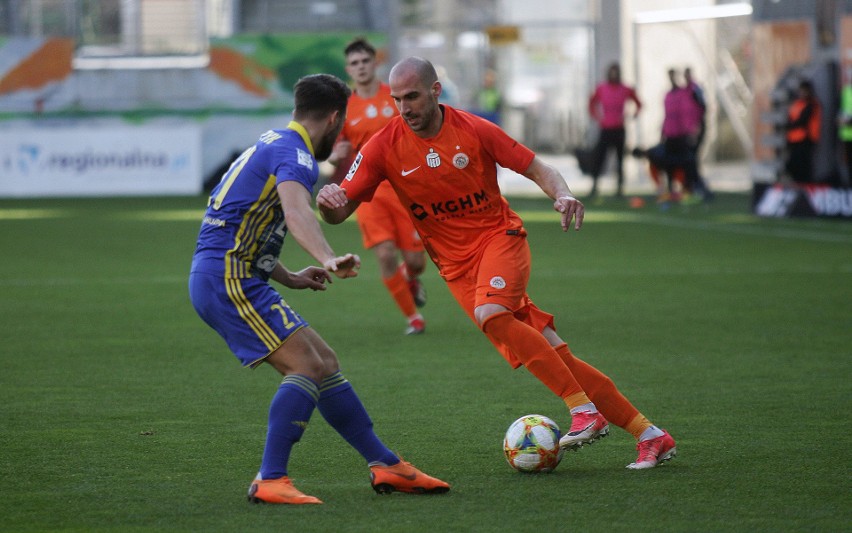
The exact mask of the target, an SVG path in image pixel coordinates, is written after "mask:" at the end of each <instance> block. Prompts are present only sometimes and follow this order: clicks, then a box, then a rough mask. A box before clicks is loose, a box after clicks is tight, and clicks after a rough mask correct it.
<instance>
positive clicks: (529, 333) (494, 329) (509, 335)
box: [482, 311, 590, 409]
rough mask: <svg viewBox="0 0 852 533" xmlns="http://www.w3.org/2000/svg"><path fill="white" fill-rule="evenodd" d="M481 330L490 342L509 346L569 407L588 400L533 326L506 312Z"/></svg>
mask: <svg viewBox="0 0 852 533" xmlns="http://www.w3.org/2000/svg"><path fill="white" fill-rule="evenodd" d="M482 331H483V332H484V333H485V335H486V336H488V337H489V338H490V339H491V340H492V342H494V341H496V342H497V343H500V344H505V345H506V346H508V347H509V348H510V349H511V350H512V352H514V353H515V354H516V355H517V357H518V358H519V359H520V360H521V362H522V363H523V364H524V366H525V367H527V370H529V371H530V373H532V374H533V375H534V376H535V377H537V378H538V379H539V381H541V382H542V383H544V384H545V385H546V386H547V388H548V389H550V390H552V391H553V392H554V394H556V395H557V396H559V397H560V398H562V400H563V401H564V402H565V404H566V405H567V406H568V408H569V409H570V408H573V407H577V406H580V405H584V404H587V403H590V400H589V398H588V396H586V393H585V392H583V389H582V387H580V384H579V383H577V380H576V379H575V378H574V376H573V375H572V374H571V371H570V370H569V369H568V368H567V367H566V366H565V364H564V363H563V362H562V359H561V358H560V357H559V356H558V354H557V353H556V352H555V351H554V349H553V347H552V346H550V343H548V342H547V339H545V338H544V337H543V336H542V335H541V333H539V332H538V331H537V330H536V329H535V328H533V327H531V326H529V325H527V324H526V323H524V322H521V321H520V320H518V319H516V318H515V316H514V315H513V314H512V313H511V312H509V311H505V312H503V313H496V314H494V315H491V316H490V317H488V318H487V319H485V322H484V323H483V324H482Z"/></svg>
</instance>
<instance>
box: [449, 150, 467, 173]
mask: <svg viewBox="0 0 852 533" xmlns="http://www.w3.org/2000/svg"><path fill="white" fill-rule="evenodd" d="M468 163H470V158H469V157H468V156H467V154H466V153H464V152H459V153H457V154H456V155H454V156H453V166H454V167H456V168H457V169H459V170H461V169H463V168H465V167H466V166H467V164H468Z"/></svg>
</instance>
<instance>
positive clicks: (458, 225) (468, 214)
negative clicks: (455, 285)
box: [341, 105, 535, 280]
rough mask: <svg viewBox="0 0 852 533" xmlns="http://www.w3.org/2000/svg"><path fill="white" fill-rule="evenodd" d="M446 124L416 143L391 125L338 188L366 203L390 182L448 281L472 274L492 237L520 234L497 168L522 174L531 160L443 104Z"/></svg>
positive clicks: (496, 131)
mask: <svg viewBox="0 0 852 533" xmlns="http://www.w3.org/2000/svg"><path fill="white" fill-rule="evenodd" d="M441 108H442V109H443V112H444V123H443V125H442V127H441V131H440V132H439V133H438V135H436V136H435V137H433V138H431V139H421V138H420V137H418V136H417V135H415V134H414V132H412V131H411V129H410V128H409V127H408V125H406V124H405V122H404V121H403V119H402V118H401V117H396V118H394V119H393V120H392V121H391V122H390V123H389V124H388V125H387V127H385V128H384V129H382V130H381V131H379V132H378V133H376V134H375V135H374V136H373V137H372V138H371V139H370V140H369V141H368V142H367V143H366V144H365V145H364V147H363V148H362V149H361V150H360V152H359V153H358V155H357V156H356V157H355V162H354V163H353V165H352V167H351V168H350V170H349V173H348V174H347V176H346V178H345V179H344V180H343V183H341V187H343V188H344V189H345V190H346V194H347V196H348V197H349V198H351V199H353V200H358V201H362V202H366V201H369V200H370V199H371V198H372V196H373V194H374V192H375V191H376V188H377V187H378V186H379V185H380V184H381V183H383V182H384V181H388V182H389V183H390V184H391V186H392V187H393V189H394V190H395V191H396V194H397V195H398V196H399V199H400V200H401V201H402V205H403V206H405V208H406V209H407V210H408V212H409V214H410V215H411V217H412V220H413V221H414V226H415V227H416V228H417V231H418V233H419V234H420V237H421V239H423V243H424V245H425V246H426V249H427V250H428V251H429V255H430V256H431V258H432V260H433V261H434V262H435V264H436V265H437V266H438V268H439V269H440V271H441V275H442V276H443V277H444V278H445V279H447V280H451V279H454V278H456V277H458V276H460V275H461V274H463V273H464V272H465V271H466V270H468V269H470V268H471V267H470V265H469V264H468V263H469V262H470V261H476V260H477V259H478V257H479V255H478V252H479V251H480V250H481V249H482V248H483V246H482V245H483V243H484V242H485V241H486V240H488V239H489V238H490V237H491V236H493V235H495V234H500V233H503V234H505V233H506V232H510V234H511V232H521V231H522V226H523V222H522V221H521V218H520V217H519V216H518V215H517V214H516V213H515V212H514V211H512V210H511V209H509V203H508V202H507V201H506V199H505V198H503V196H502V194H501V193H500V187H499V185H498V184H497V165H498V164H499V165H500V166H502V167H504V168H508V169H511V170H514V171H515V172H518V173H523V172H524V171H526V169H527V168H528V167H529V165H530V164H531V163H532V161H533V158H534V157H535V154H534V153H533V152H532V151H531V150H530V149H529V148H527V147H526V146H524V145H522V144H520V143H519V142H517V141H515V140H514V139H512V138H511V137H509V136H508V135H507V134H506V133H505V132H504V131H503V130H501V129H500V128H499V127H498V126H496V125H494V124H493V123H491V122H488V121H487V120H484V119H481V118H479V117H477V116H474V115H472V114H470V113H467V112H465V111H461V110H457V109H454V108H452V107H450V106H447V105H442V106H441Z"/></svg>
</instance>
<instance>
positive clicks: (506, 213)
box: [317, 57, 676, 469]
mask: <svg viewBox="0 0 852 533" xmlns="http://www.w3.org/2000/svg"><path fill="white" fill-rule="evenodd" d="M390 88H391V96H392V97H393V99H394V101H395V102H396V105H397V108H398V109H399V112H400V117H397V118H394V119H393V120H392V121H391V122H390V123H389V124H388V125H387V126H386V127H385V128H384V129H382V130H381V131H380V132H378V133H376V134H375V135H374V136H373V137H372V138H371V139H370V141H369V142H367V144H365V145H364V147H363V148H362V149H361V151H360V152H359V153H358V155H357V156H356V158H355V162H354V163H353V164H352V166H351V168H350V170H349V173H348V174H347V175H346V177H345V179H344V180H343V181H342V182H341V185H337V184H328V185H326V186H325V187H323V188H322V189H321V190H320V191H319V194H318V195H317V205H319V207H320V213H321V214H322V217H323V218H324V219H325V220H326V221H327V222H330V223H332V224H336V223H340V222H342V221H343V220H345V219H346V218H347V217H348V216H349V215H351V214H352V212H354V210H355V209H356V208H358V205H359V203H360V202H363V201H369V200H370V198H371V196H372V195H373V194H374V191H375V190H376V189H377V187H378V186H379V184H381V183H383V182H385V181H387V182H390V184H391V185H392V186H393V188H394V190H395V191H396V193H397V195H398V196H399V198H400V200H401V201H402V204H403V205H404V206H406V207H407V208H408V210H409V213H410V214H411V216H412V218H413V220H414V223H415V226H416V227H417V230H418V232H419V233H420V236H421V237H422V239H423V242H424V245H425V246H426V249H427V251H428V252H429V255H430V256H431V258H432V261H433V262H434V263H435V265H437V266H438V269H439V271H440V274H441V277H443V278H444V280H445V281H446V282H447V286H448V287H449V289H450V292H451V293H452V294H453V296H454V297H455V298H456V300H457V301H458V302H459V304H460V305H461V307H462V309H464V311H465V312H466V313H467V314H468V316H469V317H470V318H471V319H472V320H473V321H474V322H475V323H476V324H477V326H479V328H480V329H481V330H482V331H483V333H485V335H486V336H487V337H488V339H489V340H491V342H492V343H493V344H494V345H495V346H496V347H497V349H498V350H499V351H500V353H501V354H502V355H503V357H504V358H505V359H506V360H507V361H508V362H509V364H510V365H512V367H514V368H517V367H519V366H521V365H524V366H526V367H527V369H528V370H529V371H530V373H532V374H533V375H534V376H536V377H537V378H538V379H539V380H540V381H541V382H542V383H543V384H544V385H546V386H547V387H548V388H549V389H550V390H551V391H552V392H553V393H555V394H556V395H558V396H559V397H560V398H562V400H563V401H564V402H565V404H566V405H567V407H568V408H569V410H570V412H571V427H570V429H569V430H568V432H567V433H566V434H565V435H564V436H563V437H562V438H561V439H560V443H559V444H560V446H561V447H562V448H565V449H574V450H576V449H579V448H580V447H582V446H583V445H585V444H590V443H592V442H594V441H595V440H597V439H599V438H601V437H604V436H606V435H607V433H608V432H609V423H608V421H607V420H610V421H612V422H613V423H614V424H616V425H618V426H620V427H622V428H624V429H625V430H627V431H628V432H630V433H631V434H633V435H634V436H635V437H636V439H637V441H638V442H637V449H638V450H639V456H638V458H637V459H636V461H634V462H633V463H631V464H629V465H628V468H631V469H644V468H652V467H654V466H656V465H658V464H659V463H661V462H663V461H666V460H669V459H671V458H672V457H674V456H675V454H676V448H675V441H674V439H672V437H671V436H670V435H669V434H668V433H667V432H666V431H665V430H662V429H659V428H657V427H656V426H654V425H653V424H651V422H650V421H649V420H648V419H647V418H645V416H643V415H642V413H640V412H639V411H638V410H637V409H636V407H634V406H633V405H632V404H631V403H630V401H629V400H628V399H627V398H626V397H624V395H622V394H621V392H620V391H619V390H618V389H617V388H616V387H615V384H613V382H612V380H610V379H609V377H607V376H606V375H604V374H603V373H602V372H600V371H598V370H597V369H595V368H594V367H592V366H591V365H589V364H588V363H585V362H584V361H581V360H580V359H578V358H576V357H574V355H573V354H572V353H571V351H570V350H569V348H568V345H567V344H566V343H565V341H563V340H562V339H561V338H560V337H559V336H558V335H557V333H556V330H555V327H554V322H553V315H551V314H549V313H546V312H544V311H542V310H541V309H539V308H538V307H536V305H535V304H534V303H533V302H532V301H531V300H530V298H529V296H528V295H527V293H526V287H527V281H528V279H529V274H530V268H531V267H530V263H531V258H530V249H529V245H528V243H527V240H526V230H525V229H524V227H523V222H522V220H521V219H520V217H519V216H518V215H517V214H516V213H515V212H514V211H512V210H511V209H510V208H509V204H508V202H507V201H506V199H505V198H504V197H503V196H502V194H501V192H500V188H499V185H498V183H497V165H498V164H499V165H500V166H502V167H504V168H509V169H511V170H514V171H515V172H518V173H520V174H523V175H524V176H526V177H527V178H529V179H530V180H532V181H534V182H535V183H536V184H537V185H538V186H539V187H540V188H541V189H542V190H543V191H544V192H545V193H546V194H547V195H548V196H549V197H550V198H552V199H553V200H554V208H555V209H556V210H557V211H558V212H560V213H561V214H562V228H563V230H564V231H567V230H568V228H569V227H570V226H571V225H572V221H573V226H574V229H575V230H579V229H580V227H581V226H582V224H583V215H584V206H583V204H582V203H581V202H580V201H578V200H577V199H576V198H574V196H573V195H572V194H571V191H570V189H569V188H568V185H567V184H566V183H565V180H564V178H563V177H562V176H561V175H560V174H559V172H557V171H556V169H554V168H553V167H551V166H549V165H547V164H545V163H544V162H542V161H541V160H540V159H539V158H537V157H536V156H535V154H534V153H533V152H532V151H531V150H530V149H529V148H527V147H525V146H524V145H522V144H520V143H518V142H517V141H515V140H514V139H512V138H511V137H509V136H508V135H506V133H505V132H503V130H501V129H500V128H499V127H498V126H496V125H494V124H492V123H490V122H488V121H486V120H484V119H481V118H479V117H476V116H474V115H472V114H470V113H467V112H464V111H461V110H457V109H454V108H453V107H451V106H448V105H443V104H439V103H438V97H439V96H440V94H441V83H440V82H439V81H438V77H437V74H436V73H435V69H434V67H433V66H432V64H431V63H430V62H429V61H427V60H425V59H422V58H418V57H409V58H407V59H404V60H402V61H400V62H399V63H397V64H396V65H395V66H394V67H393V69H392V70H391V73H390Z"/></svg>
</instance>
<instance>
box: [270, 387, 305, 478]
mask: <svg viewBox="0 0 852 533" xmlns="http://www.w3.org/2000/svg"><path fill="white" fill-rule="evenodd" d="M318 399H319V387H317V384H316V383H314V381H313V380H312V379H310V378H308V377H305V376H302V375H299V374H290V375H288V376H284V381H282V382H281V386H279V387H278V392H276V393H275V396H274V397H273V398H272V403H271V404H270V405H269V428H268V430H267V432H266V447H265V448H264V449H263V460H262V462H261V464H260V478H261V479H278V478H280V477H283V476H286V475H287V462H288V461H289V460H290V451H291V450H292V449H293V445H294V444H296V443H297V442H299V439H300V438H302V434H303V433H304V432H305V428H306V427H307V426H308V421H309V420H310V419H311V414H312V413H313V412H314V408H315V407H316V406H317V401H318Z"/></svg>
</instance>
